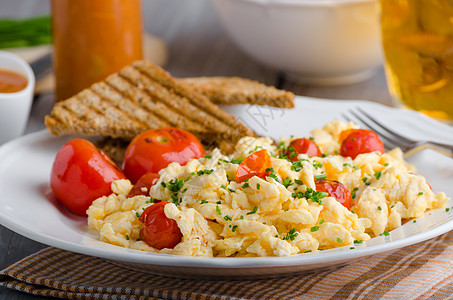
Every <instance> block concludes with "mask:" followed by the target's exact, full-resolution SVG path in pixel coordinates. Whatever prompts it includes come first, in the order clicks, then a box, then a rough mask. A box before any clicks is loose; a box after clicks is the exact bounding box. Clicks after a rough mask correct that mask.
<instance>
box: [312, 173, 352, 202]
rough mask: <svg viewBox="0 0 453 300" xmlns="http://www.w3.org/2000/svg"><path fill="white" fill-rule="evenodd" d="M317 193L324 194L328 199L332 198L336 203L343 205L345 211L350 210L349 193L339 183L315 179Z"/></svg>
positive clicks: (350, 199) (350, 198)
mask: <svg viewBox="0 0 453 300" xmlns="http://www.w3.org/2000/svg"><path fill="white" fill-rule="evenodd" d="M315 184H316V190H317V191H318V192H326V193H328V194H329V196H330V197H334V198H335V199H337V201H338V202H340V203H341V204H343V206H344V207H346V208H347V209H350V208H351V201H352V197H351V193H350V192H349V190H348V188H347V187H346V186H344V184H342V183H341V182H338V181H335V180H327V179H317V180H316V181H315Z"/></svg>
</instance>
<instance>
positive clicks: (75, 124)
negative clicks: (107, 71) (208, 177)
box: [45, 61, 255, 152]
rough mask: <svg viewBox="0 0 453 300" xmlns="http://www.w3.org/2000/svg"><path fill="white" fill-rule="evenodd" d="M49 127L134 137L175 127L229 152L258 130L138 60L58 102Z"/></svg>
mask: <svg viewBox="0 0 453 300" xmlns="http://www.w3.org/2000/svg"><path fill="white" fill-rule="evenodd" d="M45 125H46V127H47V128H48V130H49V131H50V132H51V133H52V134H55V135H69V134H79V135H86V136H105V137H112V138H123V139H125V140H130V139H132V138H133V137H135V136H136V135H138V134H139V133H141V132H143V131H145V130H147V129H152V128H159V127H163V126H174V127H179V128H181V129H185V130H188V131H190V132H192V133H193V134H195V135H196V136H197V137H198V138H199V139H200V140H202V141H204V142H210V143H213V144H216V145H218V146H219V147H222V148H223V149H222V150H224V151H226V152H230V151H232V150H233V149H234V145H235V144H236V142H237V141H238V140H239V139H240V138H241V137H243V136H253V135H255V134H254V132H253V131H252V130H251V129H249V128H247V127H245V126H244V125H243V124H241V123H240V122H238V121H236V119H235V118H234V117H233V116H231V115H229V114H227V113H226V112H225V111H224V110H222V109H220V108H219V107H218V106H217V105H216V104H213V103H212V102H211V101H210V100H209V99H208V98H207V97H206V96H204V95H202V94H199V93H198V92H196V91H194V90H192V89H190V88H189V87H187V86H185V85H183V84H180V83H178V82H177V81H176V80H175V79H174V78H173V77H172V76H171V75H170V74H169V73H168V72H166V71H165V70H163V69H162V68H160V67H158V66H155V65H153V64H152V63H150V62H148V61H136V62H134V63H133V64H132V65H130V66H126V67H124V68H123V69H122V70H121V71H120V72H118V73H116V74H113V75H111V76H109V77H108V78H107V79H105V80H104V81H102V82H99V83H96V84H93V85H92V86H91V87H90V88H88V89H85V90H83V91H82V92H80V93H79V94H77V95H75V96H73V97H71V98H69V99H67V100H64V101H60V102H57V103H56V104H55V105H54V107H53V109H52V111H51V112H50V114H49V115H47V116H46V117H45Z"/></svg>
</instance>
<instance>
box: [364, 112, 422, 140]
mask: <svg viewBox="0 0 453 300" xmlns="http://www.w3.org/2000/svg"><path fill="white" fill-rule="evenodd" d="M357 110H358V111H360V113H362V114H363V115H365V116H366V117H367V118H368V119H369V120H370V121H372V122H373V123H374V124H376V125H377V126H379V127H381V128H382V130H385V131H386V132H388V133H389V134H391V135H392V136H396V137H398V138H399V139H401V140H403V141H404V142H405V143H407V144H412V143H415V142H416V141H415V140H413V139H410V138H408V137H406V136H403V135H401V134H399V133H398V132H396V131H394V130H392V129H390V128H389V127H388V126H386V125H383V124H382V123H381V122H379V121H377V120H376V119H375V118H374V117H372V116H370V115H369V114H368V113H367V112H366V111H364V110H363V109H362V108H360V107H357Z"/></svg>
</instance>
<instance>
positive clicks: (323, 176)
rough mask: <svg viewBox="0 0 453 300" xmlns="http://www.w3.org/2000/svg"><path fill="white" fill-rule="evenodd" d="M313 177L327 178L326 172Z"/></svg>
mask: <svg viewBox="0 0 453 300" xmlns="http://www.w3.org/2000/svg"><path fill="white" fill-rule="evenodd" d="M315 179H327V174H321V175H316V176H315Z"/></svg>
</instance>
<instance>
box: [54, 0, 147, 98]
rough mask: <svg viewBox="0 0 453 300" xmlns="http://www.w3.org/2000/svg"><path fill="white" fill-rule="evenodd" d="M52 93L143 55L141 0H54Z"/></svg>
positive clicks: (71, 90)
mask: <svg viewBox="0 0 453 300" xmlns="http://www.w3.org/2000/svg"><path fill="white" fill-rule="evenodd" d="M51 9H52V31H53V46H54V58H53V64H54V71H55V76H56V91H55V94H56V99H57V101H58V100H63V99H66V98H69V97H71V96H72V95H74V94H76V93H78V92H80V91H81V90H83V89H84V88H87V87H89V86H90V85H91V84H93V83H94V82H97V81H100V80H103V79H104V78H105V77H107V76H108V75H110V74H112V73H115V72H117V71H119V70H120V69H121V68H122V67H123V66H125V65H127V64H130V63H131V62H133V61H134V60H138V59H141V58H142V51H143V49H142V47H143V45H142V33H143V29H142V27H143V25H142V12H141V3H140V0H95V1H93V0H52V1H51Z"/></svg>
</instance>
